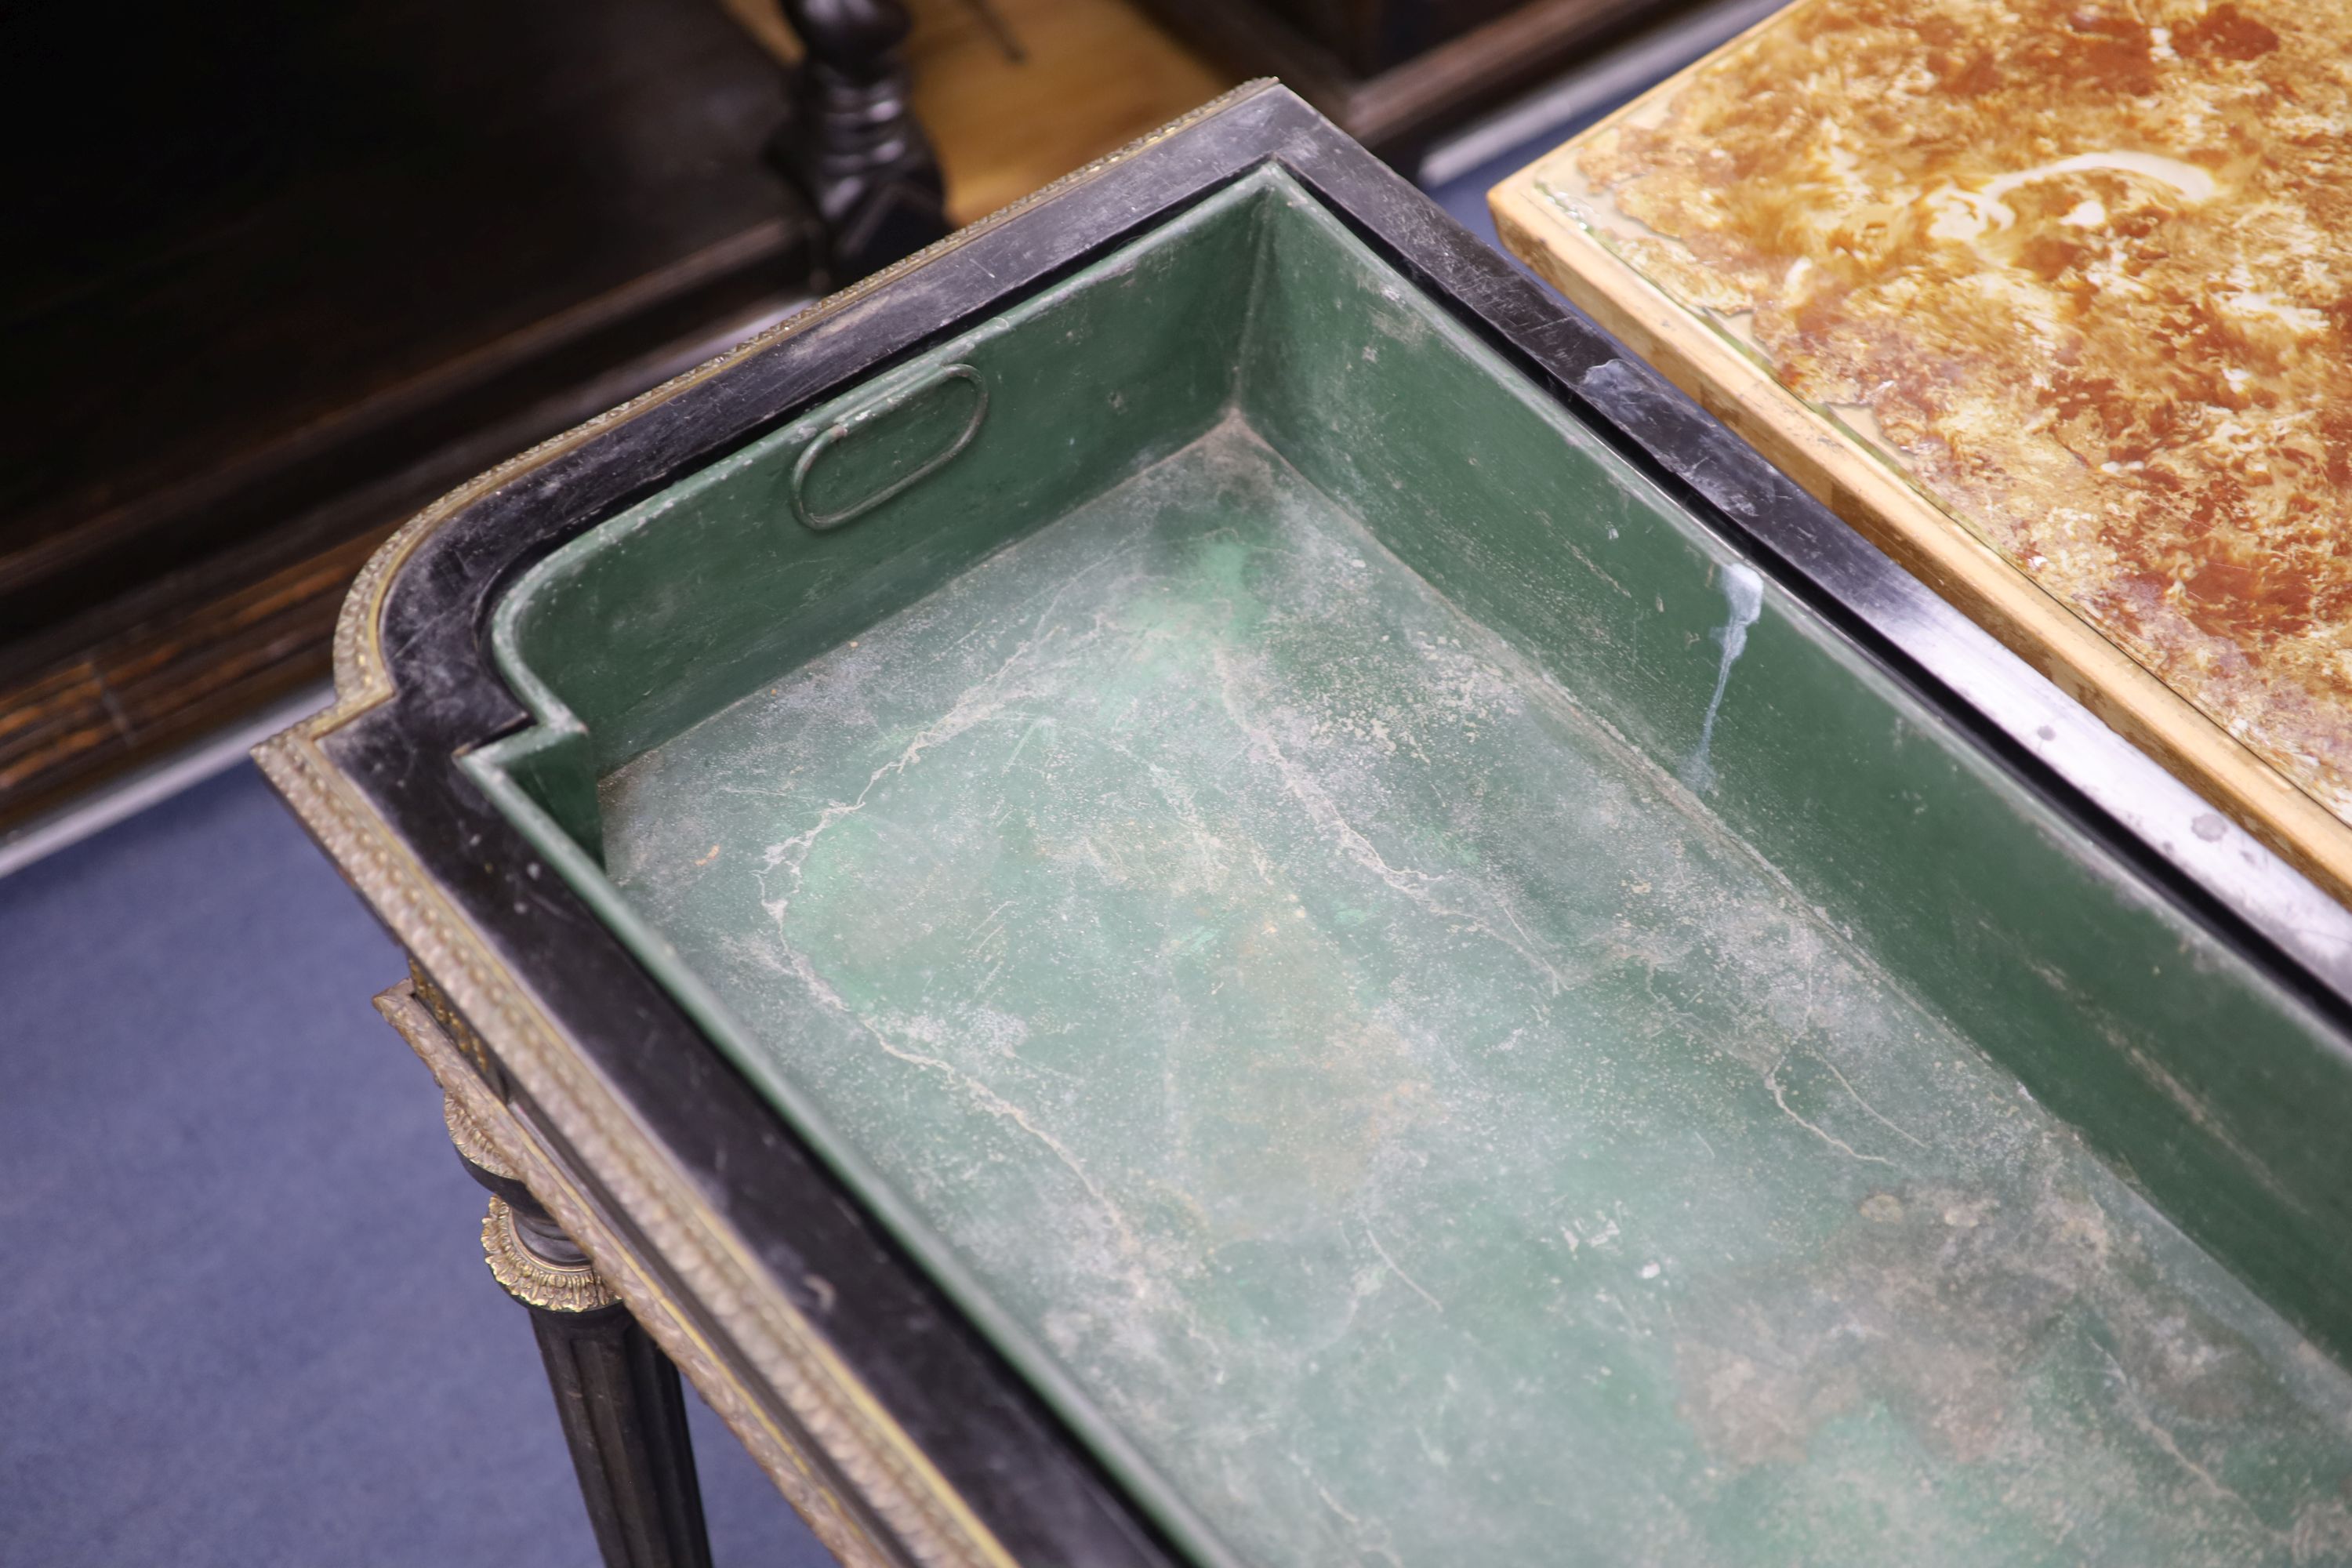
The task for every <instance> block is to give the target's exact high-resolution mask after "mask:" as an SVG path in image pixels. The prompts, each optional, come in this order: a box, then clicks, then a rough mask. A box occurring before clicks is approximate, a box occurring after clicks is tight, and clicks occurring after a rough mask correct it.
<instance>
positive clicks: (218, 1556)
mask: <svg viewBox="0 0 2352 1568" xmlns="http://www.w3.org/2000/svg"><path fill="white" fill-rule="evenodd" d="M402 973H404V969H403V966H402V963H401V961H400V957H399V955H398V953H397V952H396V951H395V950H394V947H393V944H392V943H391V942H390V941H388V940H387V939H386V938H385V937H384V935H383V932H382V931H380V930H379V929H378V928H377V926H376V925H375V923H374V921H373V919H372V918H371V917H370V916H369V915H368V914H367V912H366V911H365V910H363V909H362V907H361V905H360V903H359V902H358V900H356V899H354V898H353V897H352V894H351V893H350V892H349V891H347V890H346V889H344V888H343V886H342V884H341V882H340V881H339V880H338V879H336V876H335V873H334V872H333V870H332V869H331V868H329V866H328V865H327V862H326V861H325V860H324V859H323V858H321V857H320V854H319V852H318V851H317V850H316V849H315V848H313V847H311V845H310V841H309V840H308V839H306V838H305V837H303V836H302V833H301V831H300V829H299V828H298V827H297V826H295V825H294V822H293V819H292V818H291V817H289V816H288V815H287V814H286V812H285V810H284V808H283V807H281V806H280V805H278V802H277V800H276V798H275V797H274V796H272V795H270V794H269V792H268V789H267V788H266V787H265V786H264V785H263V784H262V782H261V778H260V776H259V774H257V773H256V772H255V771H254V770H253V768H252V767H251V765H250V764H247V765H243V766H240V767H238V768H237V769H236V770H235V771H234V772H232V773H227V774H226V775H224V776H222V777H219V778H216V779H215V780H213V781H211V782H210V783H207V784H203V785H200V786H199V787H197V788H195V789H194V790H192V791H190V792H188V793H187V794H185V795H180V796H177V797H176V798H174V799H172V800H170V801H167V802H165V803H164V804H163V805H159V806H156V807H154V808H152V809H151V810H149V811H148V812H146V813H144V814H143V815H142V816H136V817H133V818H131V820H130V821H128V822H125V823H123V824H121V826H117V827H114V828H112V829H110V830H109V831H108V832H106V833H104V834H102V835H100V837H96V838H94V839H91V840H89V841H87V842H85V843H83V844H80V845H78V846H76V847H73V848H71V849H68V850H67V851H65V852H63V853H61V854H59V855H57V856H55V857H53V858H49V859H47V860H44V861H41V862H39V863H37V864H36V865H34V866H32V867H30V868H26V870H23V871H20V872H18V873H17V874H16V875H15V876H13V877H9V878H7V879H0V1564H6V1565H8V1568H50V1565H60V1568H62V1565H65V1564H82V1563H89V1564H106V1565H109V1568H113V1565H118V1564H120V1565H129V1564H141V1563H172V1564H174V1565H177V1568H209V1565H211V1564H220V1565H222V1568H228V1565H231V1564H235V1565H236V1568H261V1565H264V1564H277V1563H288V1564H297V1563H299V1564H306V1565H307V1564H338V1565H340V1564H361V1563H367V1564H378V1563H381V1564H407V1563H417V1564H432V1565H434V1568H457V1565H459V1564H475V1563H483V1564H500V1565H510V1568H538V1565H540V1564H546V1565H549V1568H554V1565H557V1564H563V1565H567V1568H583V1565H585V1564H589V1563H593V1562H594V1561H595V1557H596V1551H595V1543H594V1541H593V1538H592V1537H591V1536H590V1534H589V1532H588V1522H587V1516H586V1515H585V1513H584V1512H583V1510H582V1508H581V1505H580V1497H579V1492H578V1489H577V1486H576V1483H575V1482H574V1481H573V1479H572V1468H571V1461H570V1459H569V1458H568V1457H567V1456H566V1454H565V1452H564V1448H563V1445H562V1437H561V1435H560V1434H559V1432H558V1430H557V1427H556V1422H555V1412H554V1405H553V1402H552V1401H551V1398H550V1396H549V1394H548V1391H547V1384H546V1383H545V1381H544V1379H543V1377H542V1375H541V1371H540V1366H539V1356H538V1352H537V1351H536V1349H535V1347H534V1345H533V1342H532V1339H531V1332H530V1321H529V1318H528V1316H527V1315H526V1313H525V1312H524V1310H522V1309H521V1308H520V1307H518V1306H516V1305H514V1304H513V1303H512V1302H511V1301H509V1300H508V1299H507V1297H506V1295H505V1294H504V1293H503V1292H502V1291H500V1290H499V1288H498V1286H497V1285H496V1284H495V1283H494V1282H493V1281H492V1280H491V1279H490V1277H489V1274H488V1270H487V1269H486V1268H484V1267H483V1264H482V1255H481V1243H480V1239H479V1226H480V1224H481V1213H482V1204H483V1195H482V1193H481V1191H480V1189H479V1188H478V1187H476V1186H475V1185H474V1184H473V1182H472V1181H471V1180H470V1179H469V1178H468V1177H467V1175H466V1173H465V1172H464V1171H463V1170H462V1169H460V1168H459V1166H458V1164H457V1158H456V1156H455V1155H454V1154H453V1153H452V1152H450V1148H449V1140H448V1135H447V1133H446V1132H445V1131H443V1130H442V1126H441V1114H440V1106H441V1097H440V1094H439V1092H438V1091H437V1090H436V1089H435V1087H434V1085H433V1081H432V1079H430V1077H428V1076H427V1075H426V1073H425V1068H424V1066H423V1065H422V1064H421V1063H419V1062H418V1061H417V1060H416V1058H415V1057H414V1056H412V1055H411V1054H410V1053H409V1051H408V1048H407V1047H406V1046H404V1045H403V1044H402V1043H401V1041H400V1039H399V1037H397V1036H395V1035H394V1034H393V1033H392V1031H391V1030H390V1029H388V1028H387V1027H386V1026H384V1024H383V1021H382V1020H381V1019H379V1018H378V1017H377V1016H375V1014H374V1012H373V1009H371V1008H370V1007H369V1005H368V998H369V996H371V995H372V994H374V993H375V992H377V991H379V990H381V989H383V987H384V986H386V985H388V984H392V983H393V982H394V981H395V980H397V979H399V978H400V977H401V975H402ZM695 1417H696V1428H695V1444H696V1457H697V1458H698V1462H699V1465H700V1468H701V1471H702V1480H703V1489H704V1493H705V1499H706V1502H707V1506H708V1508H709V1514H710V1521H711V1530H712V1538H713V1542H712V1543H713V1547H714V1550H715V1552H716V1554H717V1557H718V1561H719V1563H720V1564H721V1568H739V1565H748V1564H754V1563H771V1564H815V1563H830V1562H831V1561H832V1559H831V1558H830V1557H829V1556H828V1555H827V1554H826V1553H825V1552H824V1550H823V1549H822V1548H820V1547H819V1546H818V1545H817V1544H816V1542H815V1541H814V1539H813V1538H812V1537H810V1536H809V1534H808V1533H807V1531H805V1530H804V1529H803V1527H802V1526H801V1523H800V1521H798V1520H797V1519H796V1518H795V1517H794V1516H793V1513H792V1510H790V1509H788V1508H786V1507H785V1506H784V1504H783V1502H782V1500H780V1499H779V1498H778V1497H777V1496H776V1494H775V1492H774V1490H773V1489H772V1488H771V1487H770V1486H769V1485H768V1482H767V1479H766V1478H765V1477H764V1476H762V1475H761V1473H760V1472H759V1471H758V1470H757V1469H756V1468H753V1467H752V1465H751V1460H750V1459H749V1458H747V1457H746V1456H745V1455H744V1453H743V1451H742V1449H741V1448H740V1447H739V1446H738V1445H737V1444H736V1443H735V1442H734V1440H733V1439H732V1438H731V1437H730V1436H729V1435H728V1433H727V1432H726V1429H725V1428H724V1427H722V1426H719V1424H718V1422H717V1421H716V1420H715V1419H713V1418H712V1417H711V1416H710V1415H709V1413H708V1412H707V1411H704V1410H702V1409H701V1408H700V1407H699V1405H697V1406H696V1409H695Z"/></svg>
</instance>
